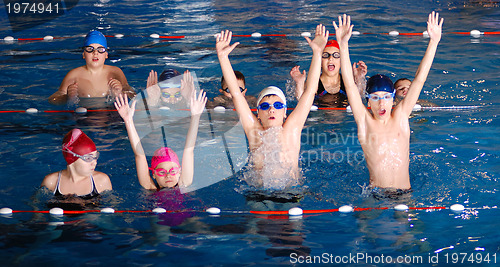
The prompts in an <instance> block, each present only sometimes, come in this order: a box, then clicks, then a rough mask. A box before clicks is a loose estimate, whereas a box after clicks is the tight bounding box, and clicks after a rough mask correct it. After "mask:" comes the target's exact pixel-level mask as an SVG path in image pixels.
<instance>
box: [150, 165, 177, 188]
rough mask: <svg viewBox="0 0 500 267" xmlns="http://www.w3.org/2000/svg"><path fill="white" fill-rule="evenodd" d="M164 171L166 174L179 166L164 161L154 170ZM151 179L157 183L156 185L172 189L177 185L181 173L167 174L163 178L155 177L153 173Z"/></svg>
mask: <svg viewBox="0 0 500 267" xmlns="http://www.w3.org/2000/svg"><path fill="white" fill-rule="evenodd" d="M160 168H161V169H165V170H166V171H167V172H168V171H170V170H171V169H172V168H179V165H177V163H175V162H172V161H165V162H162V163H160V164H158V166H156V169H160ZM153 177H154V178H155V179H156V181H157V182H158V185H160V186H161V187H170V188H171V187H174V186H176V185H177V184H178V183H179V178H180V177H181V172H180V171H178V172H177V173H176V174H172V173H168V174H167V175H165V176H159V175H156V173H153Z"/></svg>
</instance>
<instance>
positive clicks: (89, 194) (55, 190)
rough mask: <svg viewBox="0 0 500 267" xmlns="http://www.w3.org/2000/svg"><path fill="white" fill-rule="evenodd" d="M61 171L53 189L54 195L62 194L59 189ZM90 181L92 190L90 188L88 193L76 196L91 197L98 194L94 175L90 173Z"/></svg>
mask: <svg viewBox="0 0 500 267" xmlns="http://www.w3.org/2000/svg"><path fill="white" fill-rule="evenodd" d="M61 173H62V170H61V171H59V176H58V177H57V185H56V189H54V196H63V194H62V193H61V191H60V190H59V184H60V181H61ZM90 181H91V182H92V190H90V193H88V194H86V195H82V196H78V197H83V198H92V197H95V196H97V195H99V191H97V187H96V186H95V182H94V176H92V174H91V175H90Z"/></svg>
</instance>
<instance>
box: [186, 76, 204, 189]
mask: <svg viewBox="0 0 500 267" xmlns="http://www.w3.org/2000/svg"><path fill="white" fill-rule="evenodd" d="M186 82H188V83H189V82H191V83H192V82H193V80H192V78H191V81H189V79H187V80H186ZM206 104H207V96H206V93H205V92H204V91H203V90H200V94H199V95H198V96H196V91H193V93H192V94H191V98H190V110H191V122H190V124H189V130H188V133H187V135H186V144H185V145H184V153H183V154H182V163H181V164H182V170H181V177H180V179H179V186H190V185H191V184H192V183H193V175H194V147H195V145H196V137H197V135H198V126H199V125H200V117H201V113H203V110H204V109H205V105H206Z"/></svg>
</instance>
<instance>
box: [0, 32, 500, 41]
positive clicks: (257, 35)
mask: <svg viewBox="0 0 500 267" xmlns="http://www.w3.org/2000/svg"><path fill="white" fill-rule="evenodd" d="M218 34H219V33H217V34H214V35H213V36H214V37H215V36H217V35H218ZM352 34H353V35H355V36H356V35H362V34H363V35H377V34H378V35H389V36H399V35H401V36H420V35H422V36H424V37H426V36H427V37H428V34H427V31H424V32H398V31H390V32H388V33H369V32H365V33H361V32H359V31H353V33H352ZM443 34H455V35H470V36H472V37H474V38H479V37H481V36H482V35H500V31H485V32H482V31H479V30H471V31H470V32H448V33H443ZM330 35H331V36H334V35H335V34H334V33H331V34H330ZM104 36H106V37H108V38H118V39H121V38H128V37H136V38H146V37H149V38H153V39H166V40H180V39H186V38H206V35H205V36H202V35H200V36H196V35H194V36H186V35H160V34H157V33H153V34H150V35H149V36H144V35H124V34H115V35H109V34H108V35H104ZM296 36H298V35H293V34H261V33H259V32H254V33H252V34H233V37H243V38H248V37H251V38H261V37H296ZM300 36H303V37H311V33H310V32H302V33H301V34H300ZM79 37H85V36H84V35H74V36H61V37H54V36H51V35H47V36H44V37H30V38H21V37H19V38H17V39H16V38H14V37H13V36H6V37H4V38H3V41H4V42H7V43H10V42H14V41H52V40H54V39H59V40H61V39H69V38H79Z"/></svg>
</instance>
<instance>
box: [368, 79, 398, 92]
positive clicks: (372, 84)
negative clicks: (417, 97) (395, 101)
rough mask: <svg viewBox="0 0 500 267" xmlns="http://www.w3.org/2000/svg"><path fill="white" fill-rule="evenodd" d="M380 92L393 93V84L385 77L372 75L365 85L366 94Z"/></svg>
mask: <svg viewBox="0 0 500 267" xmlns="http://www.w3.org/2000/svg"><path fill="white" fill-rule="evenodd" d="M380 91H384V92H388V93H394V84H393V83H392V81H391V79H390V78H389V77H387V76H385V75H382V74H377V75H373V76H372V77H370V79H368V82H367V83H366V93H367V94H373V93H375V92H380Z"/></svg>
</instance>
